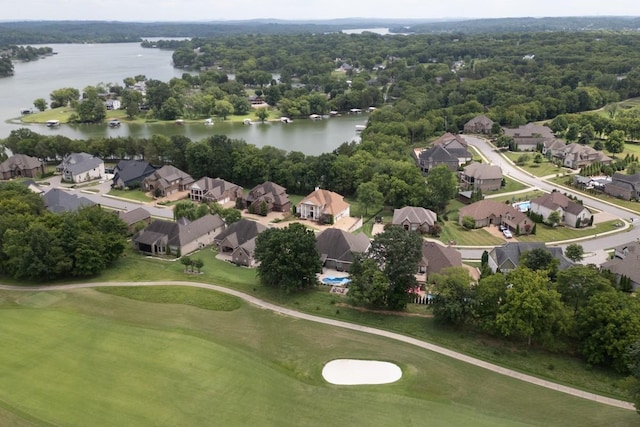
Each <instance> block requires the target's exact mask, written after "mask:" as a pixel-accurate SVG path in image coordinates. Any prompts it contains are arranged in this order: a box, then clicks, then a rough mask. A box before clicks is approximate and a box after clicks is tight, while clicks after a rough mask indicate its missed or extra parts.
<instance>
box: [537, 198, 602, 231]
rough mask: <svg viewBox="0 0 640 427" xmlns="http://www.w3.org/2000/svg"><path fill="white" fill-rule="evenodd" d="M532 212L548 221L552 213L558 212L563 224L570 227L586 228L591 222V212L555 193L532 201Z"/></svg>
mask: <svg viewBox="0 0 640 427" xmlns="http://www.w3.org/2000/svg"><path fill="white" fill-rule="evenodd" d="M529 209H530V210H531V212H534V213H536V214H538V215H542V218H544V219H545V220H547V218H549V215H550V214H551V212H558V213H559V214H560V218H562V223H563V224H564V225H567V226H569V227H584V226H586V225H588V224H589V222H591V217H592V216H593V215H591V211H590V210H589V209H587V208H586V207H585V206H583V205H581V204H580V203H578V202H576V201H574V200H571V199H570V198H569V197H567V196H565V195H564V194H562V193H560V192H558V191H554V192H551V193H547V194H543V195H542V196H540V197H536V198H535V199H532V200H531V207H530V208H529Z"/></svg>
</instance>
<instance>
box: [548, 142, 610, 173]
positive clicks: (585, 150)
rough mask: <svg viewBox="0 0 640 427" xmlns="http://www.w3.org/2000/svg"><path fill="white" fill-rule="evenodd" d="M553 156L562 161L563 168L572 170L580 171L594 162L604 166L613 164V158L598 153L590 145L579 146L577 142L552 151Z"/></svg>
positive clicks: (600, 152)
mask: <svg viewBox="0 0 640 427" xmlns="http://www.w3.org/2000/svg"><path fill="white" fill-rule="evenodd" d="M551 155H552V157H554V158H557V159H558V160H561V161H562V165H563V166H565V167H567V168H571V169H580V168H582V167H584V166H588V165H590V164H591V163H594V162H599V163H602V164H604V165H608V164H610V163H611V157H609V156H607V155H606V154H604V153H603V152H602V151H598V150H595V149H594V148H593V147H590V146H588V145H582V144H577V143H575V142H574V143H572V144H568V145H565V146H564V147H559V148H558V149H556V150H552V151H551Z"/></svg>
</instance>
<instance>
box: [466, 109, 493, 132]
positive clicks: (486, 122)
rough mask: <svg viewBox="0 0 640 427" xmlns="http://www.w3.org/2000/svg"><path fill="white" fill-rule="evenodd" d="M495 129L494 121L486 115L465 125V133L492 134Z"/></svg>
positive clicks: (475, 118) (477, 117)
mask: <svg viewBox="0 0 640 427" xmlns="http://www.w3.org/2000/svg"><path fill="white" fill-rule="evenodd" d="M492 128H493V120H491V119H490V118H489V117H487V116H485V115H482V114H481V115H479V116H476V117H474V118H473V119H471V120H469V121H468V122H467V123H465V124H464V133H482V134H485V135H489V134H491V129H492Z"/></svg>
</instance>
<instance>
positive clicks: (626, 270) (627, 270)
mask: <svg viewBox="0 0 640 427" xmlns="http://www.w3.org/2000/svg"><path fill="white" fill-rule="evenodd" d="M638 263H640V256H638V255H635V254H633V255H631V254H630V255H627V256H626V257H625V258H624V259H620V258H614V259H612V260H611V261H607V262H605V263H604V264H602V265H601V266H600V268H602V269H603V270H609V271H610V272H612V273H614V274H617V275H619V276H627V277H628V278H629V279H631V280H632V281H634V282H635V283H640V268H638Z"/></svg>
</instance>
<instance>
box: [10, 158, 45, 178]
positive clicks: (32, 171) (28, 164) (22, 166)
mask: <svg viewBox="0 0 640 427" xmlns="http://www.w3.org/2000/svg"><path fill="white" fill-rule="evenodd" d="M42 175H44V163H42V162H41V161H40V160H38V159H36V158H35V157H31V156H27V155H26V154H14V155H13V156H11V157H9V158H8V159H7V160H5V161H4V162H2V163H0V179H13V178H24V177H26V178H37V177H39V176H42Z"/></svg>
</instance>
